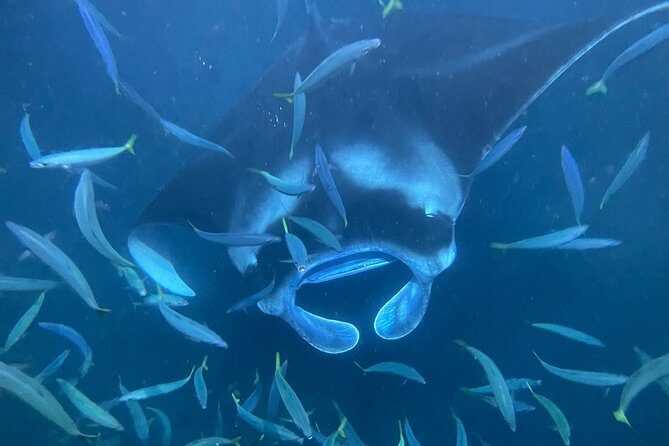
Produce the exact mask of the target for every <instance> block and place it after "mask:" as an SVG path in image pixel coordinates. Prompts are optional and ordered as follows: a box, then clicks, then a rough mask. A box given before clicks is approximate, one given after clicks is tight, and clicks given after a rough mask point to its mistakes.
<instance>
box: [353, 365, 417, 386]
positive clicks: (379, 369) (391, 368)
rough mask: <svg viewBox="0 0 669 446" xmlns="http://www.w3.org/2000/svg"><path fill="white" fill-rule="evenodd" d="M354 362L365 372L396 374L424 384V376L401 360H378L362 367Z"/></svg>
mask: <svg viewBox="0 0 669 446" xmlns="http://www.w3.org/2000/svg"><path fill="white" fill-rule="evenodd" d="M354 364H355V365H357V366H358V368H360V370H362V371H363V372H365V373H387V374H389V375H396V376H399V377H401V378H404V379H408V380H409V381H415V382H417V383H420V384H425V378H423V377H422V376H421V374H420V373H418V371H417V370H416V369H414V368H413V367H409V366H408V365H406V364H402V363H401V362H379V363H378V364H374V365H371V366H369V367H367V368H364V367H362V366H361V365H360V364H358V363H357V362H354Z"/></svg>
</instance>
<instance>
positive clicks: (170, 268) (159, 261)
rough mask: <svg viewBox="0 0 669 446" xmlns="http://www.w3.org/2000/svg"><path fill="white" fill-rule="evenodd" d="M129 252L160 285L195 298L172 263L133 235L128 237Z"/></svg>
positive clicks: (193, 292)
mask: <svg viewBox="0 0 669 446" xmlns="http://www.w3.org/2000/svg"><path fill="white" fill-rule="evenodd" d="M128 251H129V252H130V256H131V257H132V258H133V260H134V261H135V262H136V263H137V266H139V267H140V268H141V269H142V271H144V273H146V275H147V276H149V277H150V278H151V279H153V280H154V281H155V282H156V283H157V284H158V285H160V286H162V287H163V288H166V289H168V290H170V291H171V292H173V293H175V294H178V295H180V296H187V297H193V296H195V291H193V290H192V289H191V288H190V287H189V286H188V285H187V284H186V282H184V281H183V279H182V278H181V277H180V276H179V274H178V273H177V271H176V270H175V269H174V265H172V262H170V261H169V260H167V259H166V258H165V257H163V256H162V255H160V254H159V253H158V252H156V251H155V250H154V249H153V248H151V247H150V246H149V245H147V244H145V243H144V242H142V241H141V240H139V239H138V238H137V237H135V236H133V235H131V236H130V237H128Z"/></svg>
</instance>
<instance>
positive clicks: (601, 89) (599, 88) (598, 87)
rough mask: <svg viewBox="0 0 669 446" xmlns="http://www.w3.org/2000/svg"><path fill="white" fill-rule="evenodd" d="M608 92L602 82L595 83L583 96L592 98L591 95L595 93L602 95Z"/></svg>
mask: <svg viewBox="0 0 669 446" xmlns="http://www.w3.org/2000/svg"><path fill="white" fill-rule="evenodd" d="M608 91H609V88H608V87H607V86H606V84H605V83H604V81H601V80H600V81H597V82H595V83H594V84H592V85H590V86H589V87H588V89H587V90H586V91H585V94H586V95H588V96H592V95H593V94H596V93H602V94H606V93H607V92H608Z"/></svg>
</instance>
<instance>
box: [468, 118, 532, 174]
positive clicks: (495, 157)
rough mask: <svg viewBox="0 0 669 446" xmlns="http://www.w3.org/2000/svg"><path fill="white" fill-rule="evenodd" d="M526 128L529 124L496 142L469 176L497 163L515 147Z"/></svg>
mask: <svg viewBox="0 0 669 446" xmlns="http://www.w3.org/2000/svg"><path fill="white" fill-rule="evenodd" d="M525 130H527V126H525V127H520V128H517V129H515V130H512V131H511V132H510V133H509V134H508V135H506V136H505V137H504V138H502V139H501V140H500V141H499V142H498V143H497V144H495V145H494V146H493V147H492V149H490V150H488V151H487V152H486V153H484V154H483V157H482V158H481V161H479V163H478V165H477V166H476V168H475V169H474V171H473V172H472V173H470V174H469V175H467V176H468V177H475V176H476V175H478V174H480V173H481V172H483V171H485V170H488V169H489V168H490V167H492V166H493V165H494V164H495V163H497V161H499V160H500V159H502V157H503V156H504V155H506V154H507V153H508V152H509V150H511V149H512V148H513V146H514V145H515V144H516V143H517V142H518V141H519V140H520V138H522V137H523V134H524V133H525Z"/></svg>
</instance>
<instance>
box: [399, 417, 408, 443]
mask: <svg viewBox="0 0 669 446" xmlns="http://www.w3.org/2000/svg"><path fill="white" fill-rule="evenodd" d="M397 425H398V426H399V428H400V440H399V441H398V442H397V446H405V445H406V441H405V440H404V432H403V431H402V422H401V421H400V420H397Z"/></svg>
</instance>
